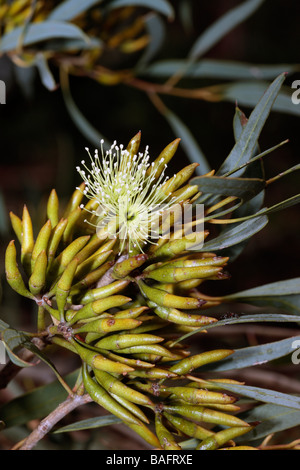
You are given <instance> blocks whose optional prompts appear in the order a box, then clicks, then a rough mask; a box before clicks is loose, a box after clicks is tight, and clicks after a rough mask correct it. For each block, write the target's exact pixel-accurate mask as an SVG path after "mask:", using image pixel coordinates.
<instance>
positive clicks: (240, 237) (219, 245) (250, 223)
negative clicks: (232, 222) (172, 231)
mask: <svg viewBox="0 0 300 470" xmlns="http://www.w3.org/2000/svg"><path fill="white" fill-rule="evenodd" d="M267 223H268V218H267V217H266V216H261V217H257V218H256V219H253V220H246V221H245V222H242V223H241V224H239V225H237V226H235V227H234V228H233V229H231V230H228V231H227V232H225V233H221V234H220V235H219V236H218V237H216V238H214V239H213V240H210V241H208V242H206V243H204V246H203V248H201V249H200V250H199V251H214V250H223V249H224V248H227V247H229V246H232V245H235V244H237V243H240V242H242V241H244V240H247V239H248V238H250V237H252V236H253V235H255V234H256V233H257V232H259V231H260V230H262V229H263V228H264V227H265V225H266V224H267ZM190 250H191V249H190Z"/></svg>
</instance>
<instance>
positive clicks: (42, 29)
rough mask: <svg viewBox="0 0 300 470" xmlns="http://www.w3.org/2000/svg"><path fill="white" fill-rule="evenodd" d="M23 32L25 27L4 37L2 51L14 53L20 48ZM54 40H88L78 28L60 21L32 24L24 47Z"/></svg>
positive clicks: (0, 48) (28, 29)
mask: <svg viewBox="0 0 300 470" xmlns="http://www.w3.org/2000/svg"><path fill="white" fill-rule="evenodd" d="M22 32H23V27H22V26H21V27H19V28H15V29H13V30H12V31H11V32H10V33H8V34H6V35H5V36H3V37H2V39H1V43H0V51H2V52H9V51H13V50H14V49H16V48H17V46H18V41H19V37H20V35H21V34H22ZM54 38H74V39H75V38H78V39H84V40H86V41H87V40H88V38H87V37H86V35H85V33H84V32H83V31H82V30H81V29H80V28H78V26H76V25H74V24H70V23H64V22H60V21H44V22H41V23H34V24H30V25H29V26H28V28H27V31H26V35H25V37H24V39H23V43H22V44H23V46H29V45H31V44H35V43H37V42H41V41H47V40H49V39H54Z"/></svg>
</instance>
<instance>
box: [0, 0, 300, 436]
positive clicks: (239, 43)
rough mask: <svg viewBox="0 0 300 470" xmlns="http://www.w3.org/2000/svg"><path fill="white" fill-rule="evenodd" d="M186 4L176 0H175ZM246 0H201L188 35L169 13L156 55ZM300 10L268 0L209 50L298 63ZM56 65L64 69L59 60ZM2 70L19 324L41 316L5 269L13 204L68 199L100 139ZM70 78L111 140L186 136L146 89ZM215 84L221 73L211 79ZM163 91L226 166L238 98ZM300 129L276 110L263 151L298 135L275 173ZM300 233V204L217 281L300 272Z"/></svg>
mask: <svg viewBox="0 0 300 470" xmlns="http://www.w3.org/2000/svg"><path fill="white" fill-rule="evenodd" d="M178 3H179V2H176V1H175V2H173V4H174V5H175V7H176V6H177V5H178ZM240 3H241V2H239V1H234V0H228V1H226V2H224V1H222V0H213V1H211V2H199V1H196V0H193V1H192V4H193V9H194V16H193V20H194V24H193V29H192V31H191V32H190V34H187V33H186V31H185V30H183V28H182V25H181V24H180V22H179V21H178V20H177V19H175V20H174V21H173V22H170V23H169V24H168V25H167V36H166V39H165V42H164V46H163V48H162V50H161V51H160V54H159V55H158V56H157V57H156V60H157V59H166V58H184V57H185V56H186V54H187V53H188V51H189V49H190V47H191V46H192V45H193V43H194V41H195V39H196V38H197V37H198V36H199V34H200V32H201V31H203V30H204V29H205V28H206V27H207V26H208V25H210V24H211V23H212V22H213V21H215V20H216V19H217V18H218V17H220V16H221V15H222V14H224V13H225V12H226V11H227V10H229V9H230V8H231V7H233V6H236V5H238V4H240ZM299 15H300V9H299V2H298V1H297V0H290V1H288V2H286V1H284V0H266V1H265V2H264V4H263V5H262V7H260V8H259V10H257V12H256V13H255V14H254V15H253V16H252V17H251V18H249V19H248V20H247V21H246V22H244V23H243V24H241V25H240V26H238V27H236V28H235V29H234V30H233V31H232V32H231V33H230V34H228V35H227V36H226V37H225V38H224V39H223V40H221V41H220V43H218V44H217V45H216V46H215V47H214V48H213V49H211V50H210V51H209V53H207V54H206V55H205V57H206V58H208V57H210V58H216V59H229V60H230V59H232V60H240V61H243V62H253V63H258V64H276V63H278V64H279V63H287V64H289V63H291V64H296V63H299V62H300V61H299V40H300V34H299ZM53 73H54V75H55V76H56V78H58V77H57V72H56V70H55V68H54V69H53ZM0 79H1V80H4V81H5V83H6V86H7V100H6V104H5V105H1V106H0V135H1V146H0V195H1V213H0V222H1V224H0V228H1V234H0V236H1V247H0V261H1V267H0V273H1V277H2V286H3V301H2V307H1V310H2V313H1V318H2V319H4V320H6V321H9V323H10V324H12V325H14V326H15V327H24V326H26V325H27V324H28V323H29V324H30V323H31V321H32V315H33V312H32V311H31V303H30V305H29V303H28V302H27V301H26V300H22V301H20V299H15V297H14V295H13V293H12V292H11V290H9V289H7V286H6V282H5V280H4V276H3V273H4V266H3V255H4V251H5V248H6V245H7V243H8V241H9V240H10V239H11V238H13V234H12V231H11V229H10V226H9V219H8V214H9V211H10V210H12V211H14V212H15V213H16V214H18V215H19V216H21V213H22V208H23V204H24V203H26V204H27V205H28V207H29V210H30V212H31V214H32V215H33V217H38V214H39V213H40V210H41V208H42V206H43V203H44V202H45V200H46V198H47V196H48V194H49V192H50V191H51V189H52V188H53V187H55V188H56V190H57V192H58V194H59V196H60V197H61V198H62V200H66V199H67V198H68V197H69V196H70V195H71V193H72V191H73V190H74V188H75V186H76V185H77V184H78V183H79V182H80V181H79V178H78V175H77V172H76V171H75V167H76V165H78V164H79V162H80V161H81V160H82V159H83V158H85V156H86V152H85V147H86V146H91V147H92V145H91V144H90V143H89V142H88V141H87V139H86V138H85V137H84V136H83V135H82V134H81V133H80V131H79V130H78V128H77V127H76V126H75V125H74V123H73V121H72V119H71V118H70V115H69V114H68V111H67V109H66V107H65V104H64V101H63V98H62V94H61V90H60V88H58V89H57V90H56V91H53V92H50V91H48V90H46V89H45V88H44V87H43V85H42V84H41V83H40V80H39V78H38V77H36V78H35V79H34V82H33V83H31V86H30V87H29V86H28V87H25V89H24V87H20V85H19V83H18V77H17V76H16V74H15V70H14V68H13V66H12V64H11V62H10V61H9V60H8V59H7V58H2V59H0ZM296 79H300V73H298V74H293V75H291V76H288V77H287V79H286V84H287V85H290V84H291V83H292V81H293V80H296ZM70 83H71V91H72V95H73V97H74V99H75V101H76V103H77V105H78V107H79V109H80V110H81V112H82V113H83V114H84V115H85V116H86V118H87V119H88V120H89V121H90V122H91V123H92V125H93V126H94V127H95V128H96V129H98V130H99V131H100V132H101V133H102V134H103V135H104V136H106V137H107V139H109V140H110V141H113V140H115V139H116V140H117V141H118V142H119V143H123V144H125V145H126V144H127V142H128V141H129V140H130V139H131V137H133V136H134V135H135V134H136V132H138V131H139V130H141V131H142V148H143V147H144V146H146V145H149V147H150V155H151V156H152V157H153V158H156V156H157V155H158V154H159V152H160V151H161V150H162V149H163V148H164V147H165V146H166V145H167V144H168V143H169V142H170V141H172V140H173V139H174V138H175V137H180V136H174V134H173V132H172V131H171V129H170V127H169V125H168V123H167V122H166V121H165V120H164V118H163V117H162V116H161V115H160V114H159V113H158V112H157V110H156V109H155V108H154V107H153V105H152V104H151V103H150V101H149V99H148V98H147V96H146V95H145V94H144V93H143V92H140V91H138V90H135V89H133V88H129V87H127V86H125V85H123V84H120V85H117V86H103V85H100V84H98V83H95V82H93V81H92V80H91V79H89V78H84V77H80V78H79V77H72V78H71V80H70ZM202 83H203V82H202ZM213 83H219V82H217V81H215V82H214V81H212V80H210V81H208V82H207V84H213ZM204 84H205V83H204ZM24 90H25V93H24ZM291 95H292V89H291ZM163 100H164V102H165V104H166V105H167V106H169V107H170V108H171V109H172V110H174V111H175V112H176V114H178V116H180V117H181V119H182V120H183V121H184V122H185V124H186V125H187V126H188V127H189V129H190V130H191V132H192V133H193V135H194V136H195V138H196V139H197V141H198V143H199V145H200V147H201V148H202V150H203V152H204V154H205V155H206V157H207V159H208V160H209V162H210V164H211V166H212V167H214V168H216V169H217V168H218V167H219V165H220V164H221V163H222V162H223V160H224V159H225V158H226V156H227V155H228V153H229V152H230V150H231V148H232V146H233V144H234V139H233V131H232V120H233V116H234V112H235V106H234V104H233V103H225V102H220V103H208V102H204V101H200V100H198V101H196V100H187V99H182V98H173V97H166V96H163ZM298 106H300V105H298ZM242 109H243V110H244V111H245V113H246V114H247V115H249V113H250V112H251V109H250V108H245V107H242ZM299 129H300V117H296V116H294V115H288V114H282V113H277V112H272V113H271V116H270V117H269V119H268V121H267V124H266V125H265V128H264V130H263V132H262V135H261V138H260V145H261V148H262V150H264V149H267V148H269V147H272V146H273V145H276V144H278V143H279V142H281V141H283V140H285V139H289V140H290V142H289V144H287V145H286V146H284V147H283V148H281V149H279V150H277V151H275V152H274V153H272V154H271V155H269V156H267V157H266V158H265V168H266V174H267V177H269V178H270V177H272V176H275V175H277V174H278V173H280V172H281V171H284V170H286V169H287V168H289V167H291V166H293V165H296V164H298V163H299V147H300V132H299ZM188 163H189V160H188V159H187V157H186V155H185V154H184V152H183V149H182V148H179V150H178V152H177V154H176V157H174V161H173V163H172V165H171V168H170V174H172V172H173V170H176V169H177V170H178V169H179V168H181V167H182V166H183V165H184V164H188ZM299 189H300V178H299V172H295V173H293V174H291V175H289V176H287V177H285V178H283V179H281V180H279V181H278V182H277V183H276V184H274V185H272V186H271V187H270V188H269V190H268V192H267V195H266V205H267V206H270V205H272V204H275V203H276V202H279V201H281V200H283V199H285V198H288V197H291V196H293V195H294V194H296V193H299V192H300V191H299ZM299 233H300V208H299V206H295V207H291V208H289V209H286V210H284V211H282V212H276V213H274V214H272V215H271V216H270V222H269V224H268V225H267V227H266V228H264V229H263V231H261V232H260V233H259V234H257V235H256V236H254V237H253V238H252V239H251V241H250V242H249V244H248V246H247V248H246V249H245V251H244V252H243V254H242V255H241V256H240V257H239V258H238V259H237V260H236V261H235V262H234V263H233V264H231V265H230V266H229V267H228V270H229V271H230V273H231V275H232V277H231V280H230V281H225V282H223V283H218V287H217V289H218V291H217V292H216V294H217V295H218V294H221V293H227V292H228V293H229V292H234V291H238V290H244V289H247V288H250V287H254V286H258V285H261V284H266V283H270V282H275V281H279V280H284V279H289V278H293V277H299V276H300V254H299ZM250 382H251V381H250ZM259 385H261V384H259ZM109 432H110V431H109ZM121 436H122V435H121Z"/></svg>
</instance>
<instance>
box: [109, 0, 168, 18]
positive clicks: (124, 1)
mask: <svg viewBox="0 0 300 470" xmlns="http://www.w3.org/2000/svg"><path fill="white" fill-rule="evenodd" d="M129 5H130V6H140V7H143V8H150V9H151V10H155V11H157V12H159V13H161V14H162V15H165V16H167V17H168V18H169V19H170V20H171V19H173V18H174V10H173V7H172V4H171V3H170V2H168V1H167V0H111V1H110V2H109V4H108V5H107V6H106V9H107V10H108V11H110V10H113V9H115V8H121V7H127V6H129Z"/></svg>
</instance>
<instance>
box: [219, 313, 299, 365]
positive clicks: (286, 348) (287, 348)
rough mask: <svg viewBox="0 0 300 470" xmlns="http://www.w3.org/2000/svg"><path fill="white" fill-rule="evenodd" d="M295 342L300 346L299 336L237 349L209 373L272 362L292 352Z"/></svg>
mask: <svg viewBox="0 0 300 470" xmlns="http://www.w3.org/2000/svg"><path fill="white" fill-rule="evenodd" d="M254 317H255V315H254ZM294 319H295V318H294ZM299 322H300V320H299ZM295 341H299V344H300V336H295V337H294V336H293V337H291V338H285V339H283V340H280V341H274V342H272V343H266V344H260V345H259V346H249V347H246V348H241V349H237V350H235V352H234V353H233V354H232V355H231V356H230V357H229V358H227V359H224V360H222V361H219V362H218V363H217V364H215V365H212V366H211V367H210V371H221V370H222V371H224V370H232V369H241V368H244V367H251V366H256V365H260V364H264V363H266V362H270V361H273V360H274V359H278V358H280V357H284V356H287V355H288V354H291V353H292V352H293V343H294V342H295Z"/></svg>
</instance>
